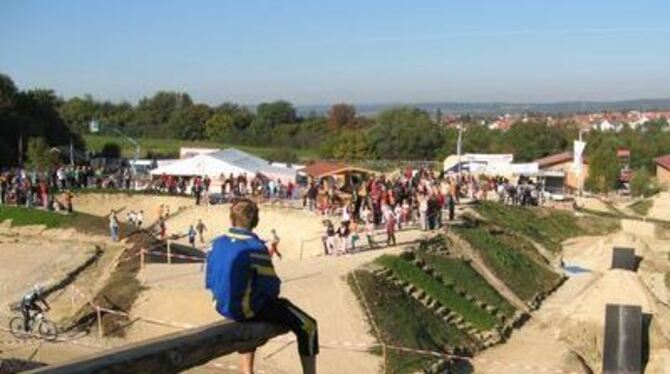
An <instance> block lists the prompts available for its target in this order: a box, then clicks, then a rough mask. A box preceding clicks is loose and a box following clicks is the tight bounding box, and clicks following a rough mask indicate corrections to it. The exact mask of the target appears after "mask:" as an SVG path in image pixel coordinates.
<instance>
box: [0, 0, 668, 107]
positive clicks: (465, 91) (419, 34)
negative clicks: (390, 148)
mask: <svg viewBox="0 0 670 374" xmlns="http://www.w3.org/2000/svg"><path fill="white" fill-rule="evenodd" d="M669 15H670V2H668V1H667V0H665V1H660V0H659V1H644V0H636V1H631V0H608V1H605V0H602V1H600V0H598V1H595V0H594V1H589V0H560V1H559V0H554V1H549V0H546V1H545V0H488V1H478V0H468V1H463V0H442V1H439V0H415V1H401V0H385V1H382V0H374V1H365V0H358V1H354V0H334V1H331V0H325V1H314V0H313V1H307V0H305V1H297V0H263V1H259V0H258V1H257V0H246V1H245V0H238V1H228V0H217V1H214V0H212V1H204V0H203V1H199V0H191V1H186V0H182V1H172V0H144V1H140V0H113V1H111V0H110V1H105V0H58V1H51V0H41V1H38V0H0V72H3V73H5V74H9V75H10V76H11V77H12V78H13V79H14V80H15V82H16V83H17V85H19V87H21V88H32V87H48V88H53V89H55V90H56V91H57V92H58V93H60V94H62V95H63V96H65V97H70V96H74V95H83V94H87V93H88V94H91V95H93V96H94V97H95V98H99V99H109V100H113V101H119V100H124V99H125V100H129V101H132V102H134V101H136V100H137V99H138V98H140V97H142V96H146V95H151V94H152V93H154V92H155V91H157V90H159V89H168V90H185V91H187V92H189V93H191V95H192V96H193V97H194V99H195V100H196V101H204V102H208V103H212V104H216V103H220V102H223V101H237V102H241V103H245V104H254V103H258V102H261V101H266V100H274V99H278V98H284V99H288V100H290V101H293V102H294V103H297V104H328V103H333V102H340V101H345V102H353V103H377V102H420V101H533V102H540V101H558V100H614V99H630V98H654V97H670V48H668V47H669V46H670V17H669Z"/></svg>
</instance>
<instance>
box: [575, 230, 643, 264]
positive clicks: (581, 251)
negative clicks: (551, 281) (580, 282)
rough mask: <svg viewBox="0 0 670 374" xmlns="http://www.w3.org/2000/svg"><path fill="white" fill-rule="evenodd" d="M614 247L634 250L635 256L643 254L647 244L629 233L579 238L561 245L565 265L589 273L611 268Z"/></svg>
mask: <svg viewBox="0 0 670 374" xmlns="http://www.w3.org/2000/svg"><path fill="white" fill-rule="evenodd" d="M614 247H630V248H635V253H636V255H640V254H641V253H644V252H645V251H646V250H647V249H648V248H647V244H646V243H645V242H643V241H642V240H640V239H639V238H638V237H636V236H635V235H633V234H631V233H626V232H618V233H616V234H613V235H608V236H605V237H589V238H587V237H580V238H574V239H571V240H567V241H565V242H564V243H563V259H564V261H565V263H566V265H577V266H580V267H582V268H585V269H588V270H590V271H597V272H604V271H607V270H609V268H610V267H611V266H612V250H613V249H614Z"/></svg>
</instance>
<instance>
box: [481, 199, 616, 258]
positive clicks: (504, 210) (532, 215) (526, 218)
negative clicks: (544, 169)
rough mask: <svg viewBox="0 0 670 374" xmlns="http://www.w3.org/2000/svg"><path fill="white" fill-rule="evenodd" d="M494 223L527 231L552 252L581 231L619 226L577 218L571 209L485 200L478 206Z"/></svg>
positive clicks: (600, 219)
mask: <svg viewBox="0 0 670 374" xmlns="http://www.w3.org/2000/svg"><path fill="white" fill-rule="evenodd" d="M475 209H476V210H477V212H478V213H479V214H481V215H482V216H483V217H484V218H486V219H487V220H488V221H490V222H491V223H492V224H494V225H496V226H499V227H502V228H505V229H508V230H511V231H514V232H516V233H519V234H522V235H525V236H527V237H529V238H530V239H532V240H534V241H536V242H538V243H540V244H542V245H543V246H544V247H545V248H547V249H548V250H550V251H552V252H558V251H560V249H561V243H562V242H563V241H564V240H566V239H569V238H571V237H574V236H579V235H601V234H604V233H607V232H611V231H612V230H613V229H616V228H617V227H618V226H617V223H616V222H614V221H612V220H610V219H607V218H603V217H587V218H577V217H575V216H574V214H572V213H571V212H569V211H563V210H557V209H548V208H538V207H521V206H510V205H503V204H500V203H497V202H491V201H484V202H481V203H480V204H478V205H477V207H476V208H475Z"/></svg>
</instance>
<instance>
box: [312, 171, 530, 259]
mask: <svg viewBox="0 0 670 374" xmlns="http://www.w3.org/2000/svg"><path fill="white" fill-rule="evenodd" d="M343 189H344V186H342V185H338V184H337V182H336V181H335V180H334V179H330V180H321V181H318V183H317V182H311V183H309V185H308V187H307V188H306V192H305V194H304V200H303V206H305V208H306V209H309V210H310V211H315V212H318V213H320V214H323V215H324V216H328V217H330V218H332V217H336V216H338V215H339V216H340V220H339V225H336V224H335V223H333V220H332V219H327V220H324V227H325V234H324V235H323V244H324V251H325V253H326V254H346V253H350V252H351V251H352V250H355V249H356V248H357V243H358V242H359V241H360V240H361V239H362V236H363V233H364V234H365V237H366V239H367V246H368V247H369V248H375V247H376V246H378V245H379V243H377V242H376V241H375V232H376V230H378V229H382V230H383V231H384V232H385V233H386V240H385V242H386V244H387V245H396V237H395V234H396V232H397V231H398V230H401V229H402V228H403V227H406V226H413V227H418V228H419V229H420V230H422V231H429V230H435V229H440V228H442V227H443V225H444V224H445V223H446V222H448V221H452V220H454V219H455V208H456V205H457V204H458V203H459V202H460V201H461V199H463V198H467V199H470V200H490V199H498V200H499V201H500V202H501V203H504V204H513V205H523V206H528V205H537V204H539V203H540V202H541V183H537V182H533V181H532V180H530V179H529V178H526V177H519V178H518V180H517V181H516V183H513V182H512V181H510V180H509V179H507V178H503V177H487V176H475V175H470V174H461V175H448V174H445V173H437V172H435V171H434V170H432V169H429V168H418V169H412V168H407V169H405V170H404V171H402V172H400V173H397V174H395V175H385V174H380V175H378V176H373V177H370V178H369V179H367V180H366V181H363V182H361V183H359V184H358V185H355V186H351V188H350V190H351V193H350V194H347V196H344V197H343V195H342V194H340V193H339V192H338V191H341V190H343ZM445 214H446V220H445ZM358 247H359V248H360V245H358Z"/></svg>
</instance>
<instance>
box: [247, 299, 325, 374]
mask: <svg viewBox="0 0 670 374" xmlns="http://www.w3.org/2000/svg"><path fill="white" fill-rule="evenodd" d="M254 320H256V321H265V322H271V323H277V324H280V325H283V326H286V327H288V328H289V329H290V330H291V331H292V332H293V333H294V334H295V335H296V338H297V340H298V352H299V353H300V362H301V364H302V369H303V373H304V374H315V373H316V355H317V354H318V353H319V337H318V331H317V325H316V320H314V319H313V318H312V317H311V316H310V315H309V314H307V313H305V312H304V311H302V310H301V309H300V308H298V307H297V306H295V305H293V304H292V303H291V302H290V301H288V300H286V299H282V298H279V299H276V300H272V301H269V302H268V303H267V304H266V305H265V307H264V308H263V309H262V310H261V311H260V312H259V313H258V315H257V316H256V318H254Z"/></svg>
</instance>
